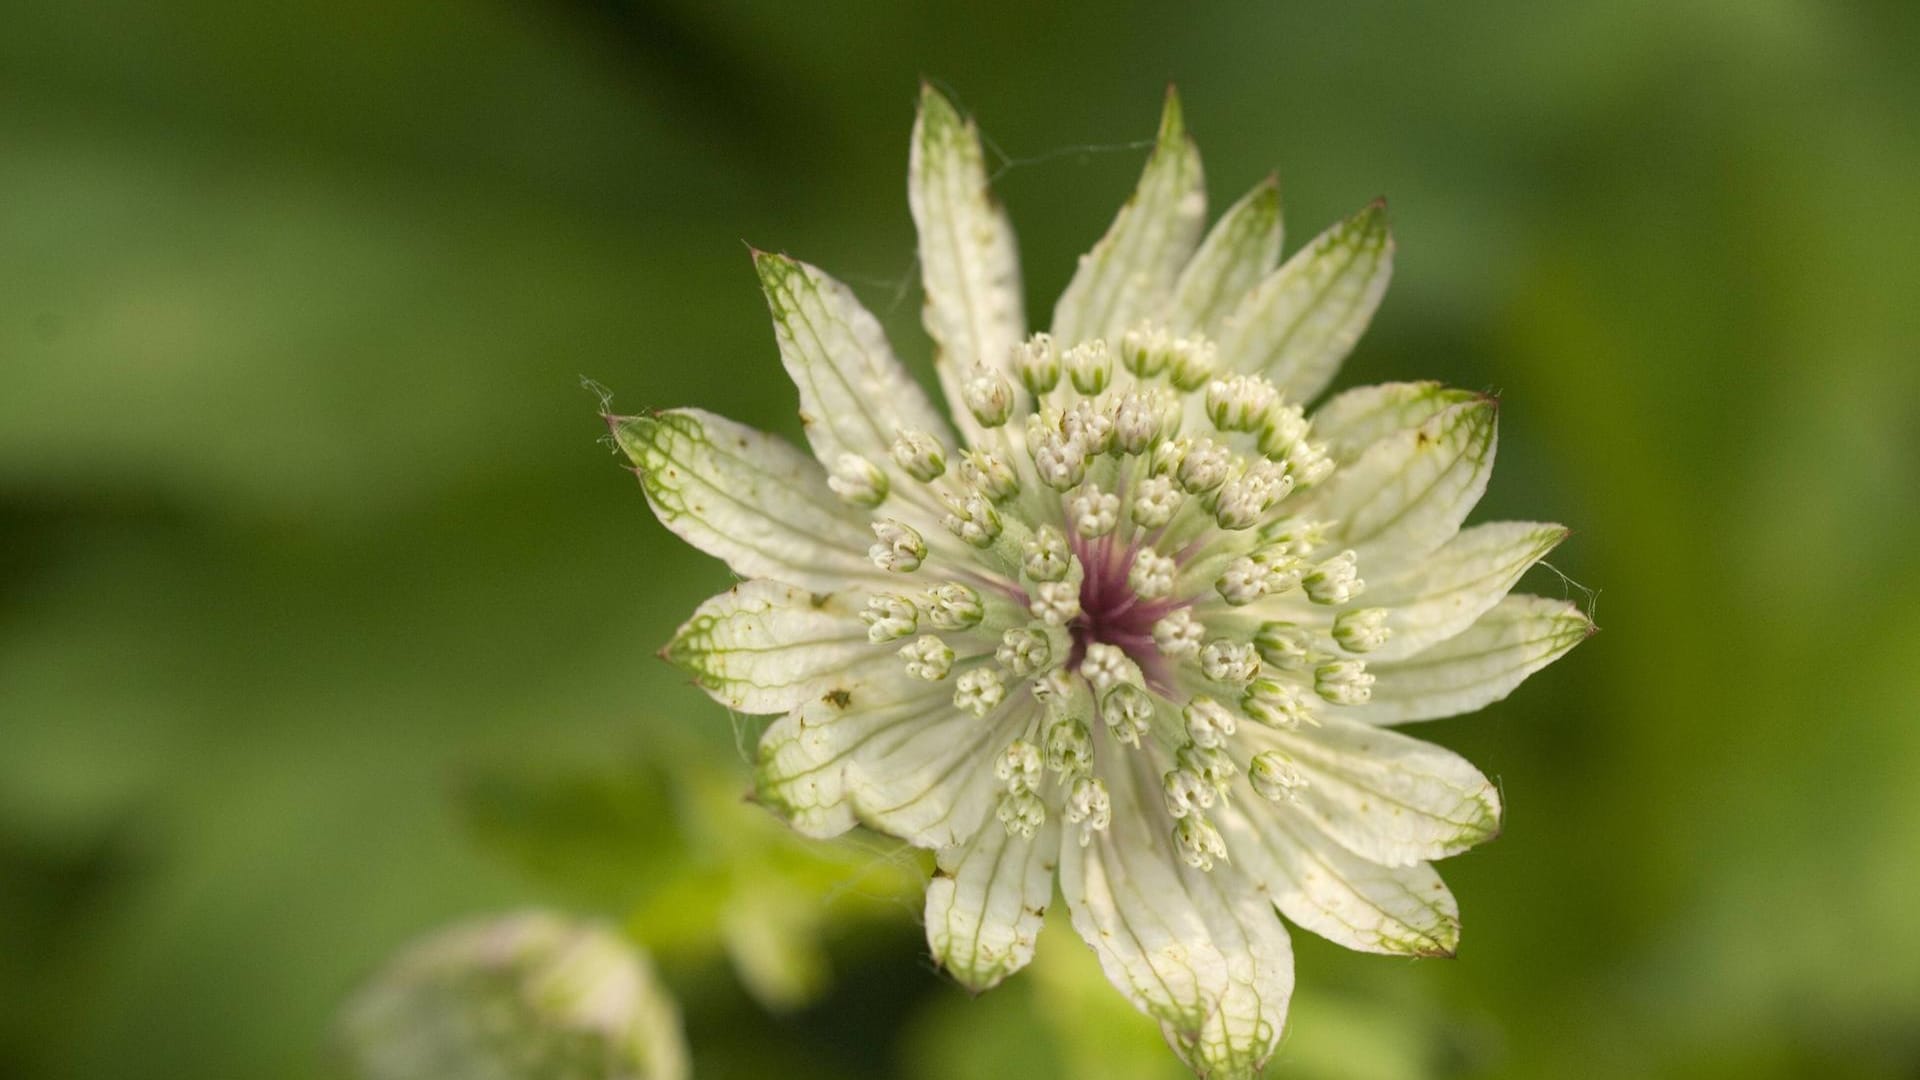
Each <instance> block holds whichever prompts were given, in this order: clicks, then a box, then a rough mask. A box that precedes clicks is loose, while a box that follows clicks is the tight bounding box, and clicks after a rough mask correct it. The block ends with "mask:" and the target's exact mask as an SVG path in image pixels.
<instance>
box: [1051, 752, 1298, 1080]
mask: <svg viewBox="0 0 1920 1080" xmlns="http://www.w3.org/2000/svg"><path fill="white" fill-rule="evenodd" d="M1100 753H1101V754H1102V755H1107V754H1115V755H1117V754H1124V753H1126V750H1125V749H1124V748H1122V747H1119V746H1117V745H1116V744H1114V743H1113V742H1112V741H1111V740H1103V742H1102V745H1101V747H1100ZM1106 760H1113V758H1112V757H1108V758H1106ZM1121 760H1122V761H1125V760H1126V759H1124V758H1122V759H1121ZM1136 774H1137V769H1135V767H1134V765H1133V763H1131V762H1127V764H1125V765H1123V766H1122V767H1121V768H1119V769H1115V770H1109V771H1106V772H1103V776H1104V778H1105V779H1106V781H1107V782H1108V783H1109V785H1110V786H1111V788H1112V795H1113V810H1114V817H1113V823H1112V825H1111V826H1110V827H1109V828H1108V829H1107V830H1105V831H1104V832H1097V833H1095V834H1094V836H1093V840H1092V842H1091V843H1089V844H1088V845H1087V846H1086V847H1084V848H1083V847H1081V846H1080V845H1079V843H1078V841H1077V839H1076V838H1071V837H1070V838H1068V839H1067V840H1066V841H1065V842H1064V843H1063V844H1062V845H1061V859H1060V891H1061V894H1062V895H1063V896H1065V897H1066V901H1067V906H1068V909H1069V910H1070V911H1071V912H1072V914H1073V926H1074V929H1075V930H1076V931H1078V932H1079V934H1080V936H1081V937H1082V938H1083V939H1085V940H1086V942H1087V944H1089V945H1091V946H1092V947H1093V951H1094V953H1095V954H1096V955H1097V956H1099V958H1100V966H1101V967H1102V968H1103V969H1104V970H1105V971H1106V974H1107V978H1108V980H1109V981H1111V982H1112V983H1113V984H1114V986H1116V987H1117V988H1119V989H1120V991H1121V992H1122V993H1124V994H1126V995H1127V998H1128V1000H1129V1001H1131V1002H1132V1003H1133V1005H1134V1007H1135V1008H1138V1009H1140V1010H1141V1011H1142V1012H1145V1013H1146V1014H1147V1015H1149V1016H1152V1017H1153V1018H1154V1019H1155V1020H1158V1021H1159V1022H1160V1026H1161V1030H1162V1032H1163V1033H1165V1035H1166V1037H1167V1042H1168V1043H1169V1044H1170V1045H1171V1046H1172V1047H1173V1048H1174V1050H1175V1052H1176V1053H1178V1054H1179V1055H1180V1056H1181V1057H1182V1058H1183V1059H1184V1060H1185V1061H1186V1062H1187V1063H1188V1065H1190V1066H1191V1067H1192V1068H1193V1069H1194V1071H1196V1072H1198V1073H1200V1074H1201V1075H1204V1076H1210V1077H1257V1076H1259V1075H1260V1070H1261V1068H1262V1067H1264V1065H1265V1063H1266V1061H1267V1059H1268V1058H1269V1057H1271V1056H1272V1054H1273V1050H1274V1047H1275V1046H1276V1045H1277V1044H1278V1042H1279V1039H1280V1034H1281V1030H1282V1027H1283V1026H1284V1024H1285V1022H1286V1014H1287V1002H1288V999H1289V998H1290V997H1291V995H1292V992H1293V950H1292V946H1291V945H1290V943H1289V942H1288V940H1287V932H1286V928H1285V927H1284V926H1282V925H1281V923H1280V920H1279V918H1278V917H1277V916H1276V915H1275V914H1274V911H1273V906H1272V905H1271V904H1270V903H1269V902H1268V901H1267V899H1266V897H1264V896H1263V895H1261V894H1260V893H1259V892H1258V891H1257V890H1256V889H1255V888H1254V886H1253V883H1252V882H1250V881H1248V880H1247V878H1246V877H1245V876H1244V875H1243V874H1242V873H1241V872H1240V871H1239V870H1238V869H1237V868H1236V867H1235V866H1234V865H1233V864H1232V863H1229V862H1217V863H1215V864H1214V868H1213V869H1212V870H1211V871H1201V870H1195V869H1193V868H1192V867H1189V866H1187V865H1185V864H1184V863H1182V862H1181V861H1180V859H1179V857H1178V856H1177V855H1176V854H1175V853H1174V851H1173V842H1172V839H1171V837H1170V835H1169V830H1168V828H1167V825H1168V821H1167V818H1166V816H1165V814H1164V813H1163V812H1161V811H1160V810H1159V809H1158V799H1159V796H1158V794H1157V793H1156V792H1153V791H1147V790H1142V787H1141V783H1140V780H1139V778H1138V777H1137V775H1136ZM1069 832H1071V830H1069Z"/></svg>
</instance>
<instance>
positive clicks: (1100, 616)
mask: <svg viewBox="0 0 1920 1080" xmlns="http://www.w3.org/2000/svg"><path fill="white" fill-rule="evenodd" d="M1138 550H1139V547H1138V545H1129V546H1126V547H1121V546H1119V545H1118V544H1116V543H1114V539H1113V537H1112V536H1111V535H1108V536H1103V537H1101V538H1099V539H1097V540H1085V539H1082V538H1080V537H1078V536H1076V537H1074V538H1073V552H1074V554H1075V555H1078V556H1079V557H1080V565H1081V566H1083V567H1085V568H1086V573H1087V576H1086V578H1085V579H1084V580H1083V581H1082V582H1081V583H1080V617H1079V618H1077V619H1075V620H1073V622H1072V623H1070V624H1069V625H1068V629H1069V630H1071V631H1073V652H1072V654H1071V655H1070V656H1069V657H1068V661H1067V662H1068V665H1069V670H1077V669H1078V668H1079V667H1080V661H1081V659H1082V658H1083V657H1085V656H1086V654H1087V646H1088V645H1090V644H1092V643H1094V642H1096V641H1101V642H1105V643H1106V644H1108V645H1114V646H1118V647H1119V648H1120V649H1122V650H1124V651H1125V652H1126V654H1127V655H1128V656H1129V657H1131V658H1132V659H1133V662H1134V663H1136V664H1139V665H1140V673H1141V674H1142V675H1145V676H1146V679H1147V684H1148V685H1149V686H1151V687H1153V688H1154V689H1156V690H1164V689H1165V688H1166V686H1167V675H1168V672H1167V662H1166V658H1165V657H1163V656H1161V655H1160V648H1159V646H1157V645H1155V644H1154V642H1153V624H1154V623H1156V622H1159V621H1160V620H1161V619H1162V618H1164V617H1165V616H1166V615H1167V613H1168V612H1171V611H1173V610H1174V609H1176V608H1179V607H1182V606H1184V605H1182V604H1181V602H1180V601H1178V600H1175V599H1171V598H1166V599H1160V600H1142V599H1140V597H1139V596H1137V595H1135V593H1134V591H1133V586H1132V585H1131V584H1129V583H1128V581H1127V575H1128V573H1129V572H1130V571H1131V570H1132V569H1133V557H1134V553H1135V552H1137V551H1138Z"/></svg>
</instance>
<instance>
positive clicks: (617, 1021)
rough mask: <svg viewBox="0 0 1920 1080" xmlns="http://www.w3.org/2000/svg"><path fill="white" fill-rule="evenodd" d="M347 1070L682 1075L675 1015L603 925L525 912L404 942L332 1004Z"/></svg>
mask: <svg viewBox="0 0 1920 1080" xmlns="http://www.w3.org/2000/svg"><path fill="white" fill-rule="evenodd" d="M335 1049H336V1051H337V1053H338V1056H339V1058H340V1061H341V1064H342V1067H343V1068H344V1069H345V1073H346V1074H347V1075H351V1076H355V1077H361V1078H364V1080H423V1078H425V1077H453V1076H466V1077H482V1076H485V1077H500V1078H503V1080H508V1078H514V1077H557V1076H568V1077H579V1078H581V1080H684V1078H685V1077H686V1076H688V1075H689V1069H688V1064H687V1047H686V1039H685V1036H684V1035H683V1034H682V1033H681V1027H680V1010H679V1008H678V1007H676V1006H675V1005H674V1002H673V999H672V998H670V997H668V996H667V993H666V991H665V989H664V988H662V986H661V985H660V982H659V980H658V979H657V978H656V977H655V975H654V972H653V965H652V964H651V963H650V962H649V961H648V959H647V957H646V955H645V954H644V953H642V952H640V951H639V950H638V949H636V948H635V947H634V946H633V945H631V944H630V943H628V942H627V940H626V939H625V938H624V936H623V935H622V934H621V933H620V932H619V931H618V930H617V929H615V928H614V927H611V926H605V925H601V924H598V923H592V922H584V921H575V920H573V919H570V918H567V917H565V916H561V915H557V914H552V913H549V912H545V911H525V912H520V913H517V914H513V915H506V916H496V917H491V918H482V919H475V920H472V921H469V922H462V923H458V924H455V925H454V926H451V927H447V928H444V929H441V930H438V931H436V932H434V933H432V934H429V935H428V936H427V937H425V938H423V939H422V940H420V941H416V942H414V943H412V944H411V945H409V946H407V947H406V948H405V949H403V950H402V951H401V952H400V953H399V954H398V955H397V956H396V957H394V959H393V960H391V961H390V962H389V963H388V964H387V965H386V967H385V968H383V969H382V970H381V971H380V972H379V974H378V975H376V976H375V977H374V978H373V979H372V980H370V981H369V982H368V983H367V985H366V986H364V987H362V988H361V989H360V990H359V991H357V992H356V993H355V994H354V995H353V997H352V998H350V999H349V1000H348V1001H347V1003H346V1005H345V1006H344V1007H343V1008H342V1010H341V1014H340V1018H339V1023H338V1027H337V1030H336V1032H335Z"/></svg>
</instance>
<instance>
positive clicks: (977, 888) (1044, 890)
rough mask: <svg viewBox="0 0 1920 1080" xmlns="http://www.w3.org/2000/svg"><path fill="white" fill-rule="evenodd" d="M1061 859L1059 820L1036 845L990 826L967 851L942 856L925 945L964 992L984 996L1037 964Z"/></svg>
mask: <svg viewBox="0 0 1920 1080" xmlns="http://www.w3.org/2000/svg"><path fill="white" fill-rule="evenodd" d="M1059 857H1060V823H1059V819H1058V816H1057V815H1054V814H1049V815H1048V816H1047V820H1046V823H1045V824H1043V825H1041V826H1040V828H1039V829H1038V830H1036V831H1035V833H1034V835H1033V836H1032V837H1031V838H1028V837H1023V836H1019V835H1017V834H1013V833H1009V832H1008V831H1007V830H1006V829H1005V828H1004V827H1002V826H1001V825H1000V823H999V822H997V821H990V822H987V823H986V824H985V825H983V826H981V827H980V829H979V830H978V831H977V832H975V833H974V835H973V839H972V840H971V841H970V842H968V843H967V844H965V845H964V846H957V847H947V848H941V849H940V851H939V854H938V856H937V862H936V866H935V869H934V872H933V880H932V881H931V882H929V883H928V885H927V910H926V923H927V944H928V945H930V946H931V947H932V949H933V958H934V959H935V960H936V961H938V962H939V964H940V966H941V967H944V968H946V969H947V971H948V972H949V973H951V974H952V975H953V977H954V978H955V979H956V980H958V981H959V983H960V985H962V986H964V987H966V988H967V989H968V990H971V991H973V992H975V993H979V992H980V991H982V990H986V989H989V988H991V987H993V986H995V985H997V984H999V982H1000V981H1001V980H1002V979H1005V978H1006V977H1007V976H1009V975H1011V974H1013V973H1014V972H1016V971H1018V970H1020V969H1021V968H1023V967H1026V966H1027V962H1028V961H1029V960H1032V959H1033V949H1034V944H1035V942H1036V941H1037V940H1038V938H1039V936H1040V925H1041V921H1042V919H1043V918H1044V916H1045V915H1046V912H1047V904H1048V903H1049V902H1050V901H1051V900H1052V899H1053V873H1054V870H1055V869H1056V863H1057V862H1058V860H1059Z"/></svg>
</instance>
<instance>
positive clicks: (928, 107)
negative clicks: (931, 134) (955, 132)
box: [915, 75, 961, 125]
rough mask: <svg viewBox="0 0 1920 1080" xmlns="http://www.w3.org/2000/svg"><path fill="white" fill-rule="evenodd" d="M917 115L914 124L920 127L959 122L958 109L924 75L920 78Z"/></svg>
mask: <svg viewBox="0 0 1920 1080" xmlns="http://www.w3.org/2000/svg"><path fill="white" fill-rule="evenodd" d="M917 113H918V115H917V116H916V118H915V122H916V123H918V124H921V125H927V124H932V123H950V124H959V123H960V122H961V119H960V110H959V108H958V107H957V106H955V105H954V103H953V102H952V100H950V99H949V98H948V97H947V95H946V94H945V93H943V92H942V91H941V90H940V88H939V87H937V86H935V85H933V80H932V79H929V78H927V77H926V76H924V75H922V76H921V77H920V103H919V107H918V109H917Z"/></svg>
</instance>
